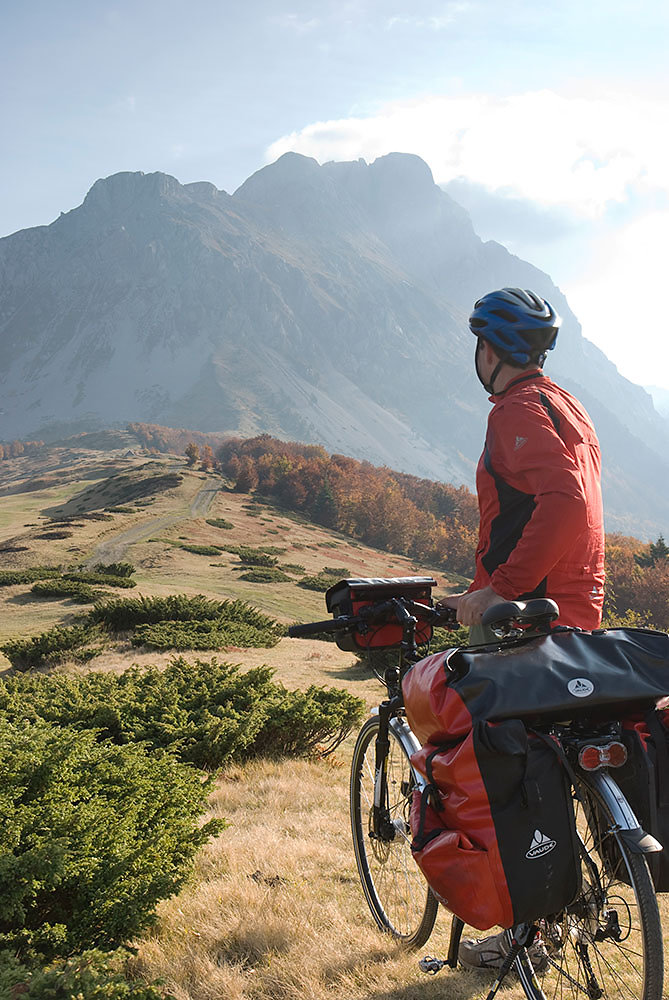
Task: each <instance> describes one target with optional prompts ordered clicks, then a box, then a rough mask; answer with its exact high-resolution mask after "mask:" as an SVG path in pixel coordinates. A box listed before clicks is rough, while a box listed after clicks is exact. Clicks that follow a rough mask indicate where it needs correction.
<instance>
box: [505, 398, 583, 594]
mask: <svg viewBox="0 0 669 1000" xmlns="http://www.w3.org/2000/svg"><path fill="white" fill-rule="evenodd" d="M489 427H490V430H491V435H490V445H491V454H490V459H491V463H492V466H493V468H494V471H495V473H496V474H497V475H499V476H501V477H502V479H503V480H504V481H505V482H506V483H508V484H509V485H510V486H511V487H513V489H514V490H518V491H520V492H521V493H523V494H525V495H526V496H529V497H531V498H533V501H534V509H533V511H532V514H531V516H530V518H529V520H528V521H527V523H526V524H525V525H524V527H523V529H522V533H521V534H520V537H519V539H518V541H517V542H516V544H515V546H514V547H513V549H512V551H511V553H510V555H509V556H508V557H507V559H506V561H505V562H504V563H502V564H501V565H499V566H498V567H497V568H496V569H495V571H494V572H493V573H492V575H491V578H490V583H491V586H492V588H493V590H495V591H496V592H497V593H498V594H500V596H501V597H504V598H505V599H507V600H512V599H514V598H517V597H518V596H519V595H521V594H527V593H531V592H532V591H533V590H535V588H536V587H538V585H539V584H540V583H541V581H542V580H543V579H544V578H545V577H546V576H547V575H548V573H549V572H550V570H551V569H552V568H553V567H554V566H555V564H556V563H557V562H558V560H559V559H560V558H561V557H562V556H563V555H564V553H565V552H567V551H568V550H569V549H571V548H572V547H573V546H574V542H575V540H576V539H577V538H578V536H579V535H580V534H581V533H582V532H583V531H585V530H586V528H587V523H588V498H587V496H586V491H585V488H584V484H583V480H582V475H581V472H580V469H579V467H578V465H577V463H576V461H575V459H574V457H573V454H572V453H571V452H570V450H569V449H568V448H567V446H566V445H565V443H564V441H563V440H562V438H561V437H560V435H559V433H558V432H557V430H556V428H555V426H554V425H553V423H552V421H551V418H550V416H549V414H548V412H547V411H546V409H545V408H544V407H543V406H542V405H541V404H540V403H539V402H536V403H535V402H532V401H529V400H524V401H522V402H518V403H515V402H513V401H511V400H509V402H508V403H507V405H505V406H503V407H500V410H499V412H498V413H496V414H495V413H492V414H491V422H490V425H489ZM570 444H571V447H572V448H574V447H589V446H588V445H587V444H585V442H581V443H580V444H579V443H578V442H574V441H573V440H572V441H571V442H570Z"/></svg>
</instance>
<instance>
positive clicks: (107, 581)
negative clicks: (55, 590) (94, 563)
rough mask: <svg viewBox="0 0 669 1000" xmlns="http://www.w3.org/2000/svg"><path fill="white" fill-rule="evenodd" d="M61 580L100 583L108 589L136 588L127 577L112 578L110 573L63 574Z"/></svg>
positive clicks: (134, 583)
mask: <svg viewBox="0 0 669 1000" xmlns="http://www.w3.org/2000/svg"><path fill="white" fill-rule="evenodd" d="M63 579H64V580H74V581H75V582H77V583H101V584H103V585H106V586H108V587H120V588H125V589H129V588H130V587H136V586H137V583H136V581H135V580H130V579H129V578H128V577H127V576H112V574H111V573H64V574H63Z"/></svg>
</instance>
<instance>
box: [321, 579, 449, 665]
mask: <svg viewBox="0 0 669 1000" xmlns="http://www.w3.org/2000/svg"><path fill="white" fill-rule="evenodd" d="M436 585H437V581H436V580H435V579H433V577H431V576H400V577H391V578H381V579H374V578H364V579H359V580H340V581H339V583H335V585H334V586H333V587H330V589H329V590H328V591H327V592H326V594H325V605H326V607H327V609H328V611H329V612H330V613H331V614H333V615H334V616H335V618H340V617H341V616H342V615H357V614H358V612H359V611H360V610H361V608H364V607H367V606H368V605H370V604H374V603H376V602H378V601H388V600H390V599H391V598H392V597H406V598H408V599H409V600H411V601H417V602H418V603H419V604H426V605H428V606H429V607H432V596H431V594H432V588H433V587H436ZM431 638H432V626H430V625H427V624H426V623H425V622H420V621H419V623H418V626H417V628H416V642H417V643H419V644H422V643H425V642H429V641H430V639H431ZM335 642H336V643H337V645H338V646H339V648H340V649H345V650H346V651H347V652H356V651H358V650H361V649H390V648H391V647H393V646H399V645H400V643H401V642H402V626H401V625H399V624H398V623H397V622H390V623H383V624H380V625H370V626H369V628H368V630H367V631H366V632H364V631H356V632H352V633H342V632H340V633H338V634H337V635H336V636H335Z"/></svg>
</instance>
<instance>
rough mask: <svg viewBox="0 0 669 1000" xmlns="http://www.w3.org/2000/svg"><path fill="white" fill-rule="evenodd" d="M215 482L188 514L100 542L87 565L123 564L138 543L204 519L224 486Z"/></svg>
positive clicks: (195, 499)
mask: <svg viewBox="0 0 669 1000" xmlns="http://www.w3.org/2000/svg"><path fill="white" fill-rule="evenodd" d="M215 482H216V483H217V485H213V484H212V483H211V481H210V482H208V483H207V485H206V486H203V487H202V489H201V490H198V492H197V493H196V494H195V496H194V497H193V499H192V500H191V502H190V506H189V508H188V512H187V513H184V514H169V515H165V516H164V517H154V518H151V520H149V521H142V523H141V524H136V525H134V526H133V527H132V528H128V529H127V531H121V532H120V533H119V534H118V535H114V537H113V538H109V539H107V540H106V541H104V542H100V544H99V545H98V546H96V548H95V551H94V552H93V555H92V556H91V557H90V559H88V560H86V565H87V566H88V567H90V566H94V565H95V564H96V563H110V562H122V561H123V557H124V556H125V553H126V552H127V550H128V549H129V548H130V546H131V545H135V544H136V543H137V542H144V541H146V539H147V538H151V537H152V536H153V535H155V533H156V532H157V531H162V530H163V529H164V528H171V527H172V525H174V524H178V523H179V521H186V520H189V519H190V518H193V517H203V516H204V515H205V514H206V513H207V511H208V510H209V508H210V507H211V504H212V502H213V499H214V497H215V496H216V494H217V493H218V492H219V490H220V489H221V488H222V486H223V480H222V479H218V480H215Z"/></svg>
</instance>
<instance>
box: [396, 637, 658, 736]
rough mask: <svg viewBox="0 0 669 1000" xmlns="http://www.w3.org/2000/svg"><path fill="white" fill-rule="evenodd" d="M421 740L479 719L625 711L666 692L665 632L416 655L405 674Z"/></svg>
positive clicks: (455, 732)
mask: <svg viewBox="0 0 669 1000" xmlns="http://www.w3.org/2000/svg"><path fill="white" fill-rule="evenodd" d="M402 690H403V694H404V703H405V706H406V714H407V719H408V721H409V725H410V726H411V728H412V729H413V731H414V733H415V734H416V736H417V737H418V739H419V740H420V742H421V743H427V742H428V741H431V742H433V743H440V742H443V741H444V740H449V739H452V738H454V737H458V736H464V735H465V733H467V732H468V731H469V729H470V728H471V726H472V722H473V721H476V720H486V721H501V720H503V719H522V720H523V721H524V722H526V723H527V724H528V725H530V726H532V725H534V724H539V723H542V722H548V721H565V722H566V721H569V720H572V719H579V718H588V719H592V720H595V721H596V720H597V719H598V718H601V719H623V718H627V717H629V716H630V715H631V714H632V713H635V712H644V711H647V710H648V709H650V708H654V706H655V703H656V701H657V700H658V699H659V698H661V697H663V696H665V695H667V694H669V636H667V635H666V633H664V632H654V631H652V630H650V629H632V628H619V629H610V630H599V631H597V632H579V631H572V630H566V629H565V630H561V629H556V630H554V631H553V632H551V633H550V634H549V635H542V636H534V637H532V638H522V639H518V640H512V641H507V642H503V643H499V644H495V645H492V644H490V645H485V646H465V647H459V648H457V649H451V650H447V651H446V652H443V653H434V654H433V655H432V656H428V657H426V658H425V659H423V660H419V662H418V663H416V664H414V666H413V667H411V668H410V669H409V670H408V671H407V673H406V674H405V676H404V678H403V681H402Z"/></svg>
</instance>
